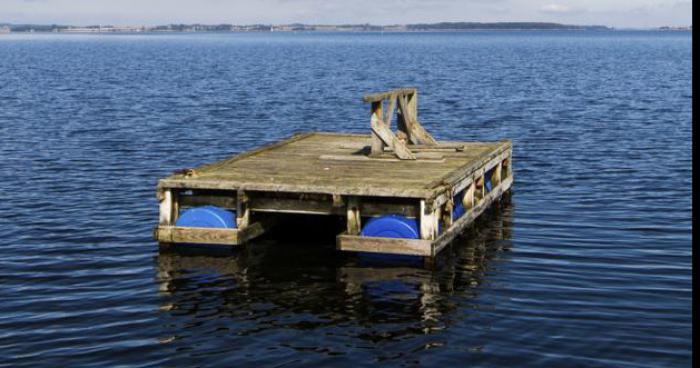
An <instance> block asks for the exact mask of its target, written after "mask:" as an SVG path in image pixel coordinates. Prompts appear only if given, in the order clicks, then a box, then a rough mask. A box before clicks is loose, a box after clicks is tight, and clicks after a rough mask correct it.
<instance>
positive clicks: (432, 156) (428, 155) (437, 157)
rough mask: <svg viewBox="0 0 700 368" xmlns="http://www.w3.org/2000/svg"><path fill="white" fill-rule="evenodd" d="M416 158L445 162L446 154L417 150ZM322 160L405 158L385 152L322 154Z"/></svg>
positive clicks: (431, 161)
mask: <svg viewBox="0 0 700 368" xmlns="http://www.w3.org/2000/svg"><path fill="white" fill-rule="evenodd" d="M414 156H415V159H416V160H420V161H421V163H442V162H445V156H443V155H441V154H439V153H436V152H416V153H415V154H414ZM318 158H319V159H320V160H327V161H367V160H381V161H403V160H405V159H400V158H397V157H396V155H394V154H393V153H392V154H387V152H386V151H385V153H384V154H381V155H377V156H373V157H367V156H362V155H321V156H319V157H318Z"/></svg>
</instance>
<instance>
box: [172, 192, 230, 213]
mask: <svg viewBox="0 0 700 368" xmlns="http://www.w3.org/2000/svg"><path fill="white" fill-rule="evenodd" d="M178 199H179V201H178V202H179V204H180V208H181V209H184V208H192V207H199V206H206V205H211V206H217V207H221V208H225V209H229V210H235V209H236V192H234V191H231V192H229V194H228V195H214V194H197V193H195V194H192V195H182V194H181V195H180V196H179V197H178Z"/></svg>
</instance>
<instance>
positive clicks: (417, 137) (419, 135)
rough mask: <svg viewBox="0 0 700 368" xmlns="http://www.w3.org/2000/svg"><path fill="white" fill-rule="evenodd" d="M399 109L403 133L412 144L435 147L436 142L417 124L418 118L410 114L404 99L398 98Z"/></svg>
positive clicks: (409, 108)
mask: <svg viewBox="0 0 700 368" xmlns="http://www.w3.org/2000/svg"><path fill="white" fill-rule="evenodd" d="M399 108H400V109H401V115H402V116H403V120H404V127H405V129H406V131H405V133H406V135H408V137H409V140H410V141H411V143H413V144H425V145H437V141H436V140H435V138H433V136H432V135H430V133H428V131H426V130H425V129H424V128H423V127H422V126H421V125H420V123H419V122H418V117H417V116H415V115H414V113H413V112H411V107H410V106H409V105H408V103H407V101H406V98H405V97H403V98H399Z"/></svg>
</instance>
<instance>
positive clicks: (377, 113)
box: [370, 101, 385, 156]
mask: <svg viewBox="0 0 700 368" xmlns="http://www.w3.org/2000/svg"><path fill="white" fill-rule="evenodd" d="M376 119H379V120H381V119H382V101H376V102H372V110H371V114H370V124H371V123H372V121H375V120H376ZM384 146H385V144H384V142H383V141H382V139H381V138H379V136H378V135H377V134H376V133H372V151H371V155H372V156H380V155H381V154H383V153H384Z"/></svg>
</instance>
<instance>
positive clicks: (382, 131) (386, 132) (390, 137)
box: [371, 115, 416, 160]
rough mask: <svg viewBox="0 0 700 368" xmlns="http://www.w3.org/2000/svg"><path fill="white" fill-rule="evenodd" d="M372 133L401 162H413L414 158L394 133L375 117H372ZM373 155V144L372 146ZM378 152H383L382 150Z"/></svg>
mask: <svg viewBox="0 0 700 368" xmlns="http://www.w3.org/2000/svg"><path fill="white" fill-rule="evenodd" d="M371 124H372V132H374V135H375V136H377V137H379V138H380V139H381V140H382V142H384V144H386V145H387V146H389V147H390V148H391V149H392V150H393V151H394V153H396V156H397V157H398V158H400V159H402V160H415V159H416V156H415V155H414V154H413V153H412V152H411V151H410V150H409V149H408V148H407V147H406V145H405V144H404V143H403V142H402V141H401V140H399V139H398V138H397V137H396V136H395V135H394V133H393V132H392V131H391V130H390V129H389V128H388V127H387V126H386V125H385V124H384V122H383V121H382V120H381V119H379V118H378V117H377V116H376V115H372V121H371ZM372 149H373V153H374V144H373V145H372ZM380 152H382V153H383V152H384V149H383V148H382V150H381V151H380Z"/></svg>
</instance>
